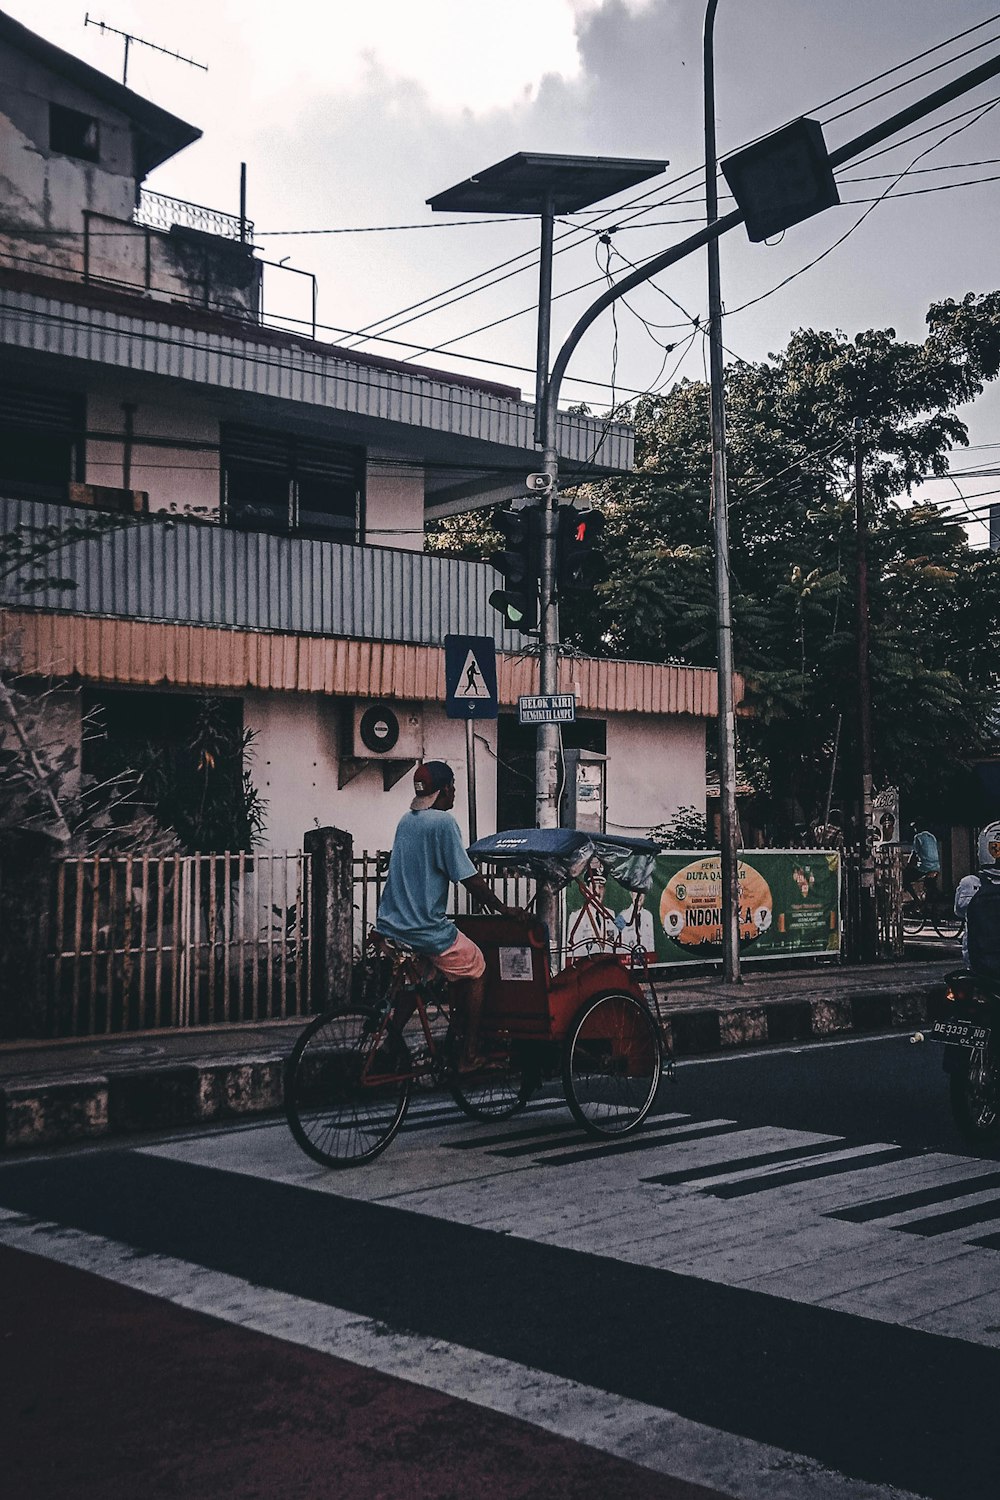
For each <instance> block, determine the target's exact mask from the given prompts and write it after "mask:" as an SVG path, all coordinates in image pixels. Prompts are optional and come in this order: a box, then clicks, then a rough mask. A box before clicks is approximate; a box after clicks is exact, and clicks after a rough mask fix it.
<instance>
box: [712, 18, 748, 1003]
mask: <svg viewBox="0 0 1000 1500" xmlns="http://www.w3.org/2000/svg"><path fill="white" fill-rule="evenodd" d="M718 3H719V0H708V9H707V10H706V12H705V54H704V56H705V216H706V218H707V220H708V223H709V224H712V223H714V222H715V219H716V218H717V217H718V212H719V195H718V190H717V185H716V169H717V163H716V147H715V49H714V37H713V33H714V27H715V12H716V8H717V6H718ZM708 357H709V383H710V388H711V400H712V527H713V533H714V538H715V633H716V642H717V652H718V683H719V797H720V802H721V807H722V827H721V830H720V840H719V842H720V856H721V859H720V863H721V866H722V901H721V908H722V910H721V916H722V977H723V979H725V980H727V981H728V982H729V983H731V984H738V983H739V980H740V919H739V850H738V842H739V841H738V838H737V814H736V693H735V689H734V687H733V613H732V600H731V595H730V578H729V491H728V488H727V485H726V408H725V388H724V385H723V378H724V377H723V363H722V293H721V290H720V283H719V241H718V239H711V240H709V242H708Z"/></svg>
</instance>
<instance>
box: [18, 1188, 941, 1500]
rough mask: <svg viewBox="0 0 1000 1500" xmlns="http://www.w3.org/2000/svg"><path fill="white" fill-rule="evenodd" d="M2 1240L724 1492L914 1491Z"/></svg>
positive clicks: (166, 1276)
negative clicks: (867, 1481)
mask: <svg viewBox="0 0 1000 1500" xmlns="http://www.w3.org/2000/svg"><path fill="white" fill-rule="evenodd" d="M0 1242H2V1243H4V1244H6V1245H10V1246H11V1247H12V1248H13V1249H17V1250H24V1251H27V1252H28V1253H29V1254H32V1255H41V1256H44V1257H46V1258H48V1259H49V1260H54V1261H58V1262H60V1263H61V1264H63V1265H68V1266H74V1267H76V1268H77V1269H79V1270H84V1271H90V1272H92V1273H93V1274H94V1275H97V1276H101V1277H103V1278H104V1279H105V1280H107V1281H114V1282H117V1283H119V1284H120V1285H123V1286H128V1287H131V1288H133V1289H134V1290H137V1291H140V1292H146V1293H148V1294H149V1295H151V1296H154V1297H160V1298H162V1299H164V1300H166V1301H169V1302H173V1303H175V1304H176V1305H177V1306H179V1307H186V1308H189V1309H191V1310H192V1311H195V1312H201V1313H205V1314H207V1315H208V1316H210V1317H214V1318H218V1319H220V1320H221V1321H224V1322H227V1323H233V1324H236V1325H238V1326H240V1327H244V1328H250V1329H253V1330H254V1331H255V1332H258V1333H263V1334H269V1335H271V1336H272V1337H274V1338H279V1339H284V1340H286V1341H288V1342H290V1343H295V1344H299V1345H302V1346H303V1347H305V1348H309V1349H315V1350H317V1351H319V1352H320V1353H325V1354H329V1355H331V1356H333V1357H334V1358H337V1359H343V1360H347V1361H349V1362H350V1363H352V1364H355V1365H360V1366H362V1367H363V1368H365V1369H372V1370H378V1371H379V1372H380V1373H382V1374H384V1375H389V1376H394V1377H396V1378H398V1379H401V1380H408V1381H411V1382H413V1383H414V1384H416V1385H420V1386H425V1387H427V1388H429V1389H431V1390H436V1391H441V1392H442V1393H443V1394H444V1395H448V1396H454V1397H457V1398H460V1399H463V1400H466V1401H469V1402H471V1403H472V1404H473V1405H476V1406H482V1407H485V1408H486V1409H487V1410H490V1411H495V1412H499V1413H501V1414H503V1415H506V1416H510V1417H515V1418H517V1419H519V1420H521V1421H525V1422H529V1423H531V1424H532V1425H533V1426H535V1427H540V1428H542V1429H543V1430H544V1431H547V1432H552V1433H555V1434H556V1435H558V1436H560V1437H564V1438H569V1439H571V1440H574V1441H576V1442H579V1443H582V1444H584V1445H585V1446H588V1447H591V1448H596V1449H598V1450H599V1451H601V1452H603V1453H608V1454H611V1455H612V1456H614V1457H617V1458H623V1459H627V1460H628V1461H629V1462H630V1463H634V1464H638V1465H640V1466H641V1467H643V1468H647V1469H651V1470H653V1471H654V1472H656V1473H660V1474H666V1475H670V1476H671V1477H674V1478H678V1479H685V1480H687V1481H688V1482H689V1483H694V1484H703V1485H709V1486H712V1487H714V1488H716V1489H719V1490H722V1491H723V1492H724V1493H725V1494H727V1495H731V1496H732V1497H733V1500H917V1497H915V1496H913V1495H911V1494H909V1493H908V1492H905V1491H903V1490H900V1489H897V1488H894V1487H886V1486H882V1485H873V1484H866V1483H862V1482H859V1481H858V1480H856V1479H851V1478H848V1477H846V1476H844V1475H841V1474H837V1473H835V1472H833V1471H832V1470H829V1469H826V1468H824V1467H823V1466H822V1465H821V1464H819V1463H817V1462H816V1460H814V1459H811V1458H808V1457H805V1456H803V1455H798V1454H792V1453H789V1452H786V1451H785V1450H783V1449H780V1448H774V1447H771V1446H769V1445H768V1444H765V1443H757V1442H754V1441H753V1440H752V1439H749V1438H742V1437H738V1436H735V1435H734V1434H732V1433H727V1432H723V1431H721V1430H719V1429H716V1428H713V1427H709V1426H707V1425H706V1424H704V1423H701V1422H693V1421H691V1420H689V1419H688V1418H686V1417H680V1416H678V1415H676V1414H675V1413H673V1412H669V1411H666V1410H664V1409H662V1408H660V1407H656V1406H651V1405H649V1404H648V1403H645V1402H641V1401H633V1400H629V1399H627V1398H624V1397H619V1396H614V1395H611V1394H609V1393H608V1392H606V1391H601V1390H599V1389H597V1388H596V1387H593V1386H586V1385H582V1384H580V1383H578V1382H576V1381H572V1380H567V1379H564V1378H562V1377H559V1376H555V1375H550V1374H547V1373H546V1372H544V1371H541V1370H535V1369H530V1368H528V1367H527V1366H525V1365H519V1364H517V1363H515V1362H514V1361H511V1360H504V1359H500V1358H497V1357H495V1356H491V1355H485V1354H481V1353H479V1352H477V1351H475V1350H470V1349H467V1348H464V1347H462V1346H461V1345H456V1344H451V1343H448V1342H447V1341H445V1340H440V1339H433V1338H426V1337H420V1336H416V1335H412V1334H405V1333H400V1332H397V1331H396V1330H394V1329H388V1328H386V1327H385V1326H384V1325H380V1324H377V1323H376V1322H374V1321H373V1320H372V1319H368V1318H363V1317H359V1316H358V1315H357V1314H356V1313H349V1312H345V1311H343V1310H341V1309H339V1308H334V1307H329V1306H327V1305H326V1304H323V1303H316V1302H310V1301H308V1300H306V1299H304V1298H299V1297H294V1296H290V1295H288V1294H287V1293H282V1292H276V1291H273V1290H262V1289H261V1288H260V1287H258V1286H254V1285H253V1284H251V1283H249V1282H246V1281H243V1280H241V1279H240V1278H238V1277H234V1276H228V1275H225V1274H223V1273H221V1272H217V1271H210V1270H207V1269H206V1268H205V1267H203V1266H198V1265H194V1264H192V1263H190V1262H187V1261H181V1260H176V1259H173V1258H172V1257H169V1256H153V1255H149V1254H147V1253H143V1252H137V1251H134V1250H132V1249H131V1248H130V1247H129V1246H127V1245H123V1244H120V1243H118V1242H116V1241H114V1240H108V1239H105V1238H103V1237H101V1236H99V1235H91V1234H85V1233H82V1232H81V1231H78V1230H69V1229H65V1228H63V1227H61V1226H59V1225H57V1224H51V1223H47V1222H44V1221H40V1220H34V1219H31V1218H30V1217H29V1216H27V1215H24V1214H19V1213H15V1212H11V1211H8V1210H3V1209H0Z"/></svg>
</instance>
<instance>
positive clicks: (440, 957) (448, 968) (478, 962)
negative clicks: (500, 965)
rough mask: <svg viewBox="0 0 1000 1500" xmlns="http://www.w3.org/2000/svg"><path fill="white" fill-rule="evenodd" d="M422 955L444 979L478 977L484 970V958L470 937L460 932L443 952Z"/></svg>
mask: <svg viewBox="0 0 1000 1500" xmlns="http://www.w3.org/2000/svg"><path fill="white" fill-rule="evenodd" d="M424 957H425V958H427V959H429V961H430V962H431V963H432V964H433V965H434V967H435V969H438V970H439V971H440V972H441V973H442V974H443V975H444V977H445V978H446V979H478V978H479V976H480V974H483V973H485V972H486V960H485V958H484V957H483V955H482V953H481V951H480V950H479V949H478V948H477V947H476V945H475V943H474V942H473V941H472V939H471V938H467V937H466V936H465V933H464V932H460V933H459V934H458V937H457V938H456V939H455V941H454V942H453V943H452V945H451V947H450V948H446V949H445V950H444V952H443V953H425V954H424Z"/></svg>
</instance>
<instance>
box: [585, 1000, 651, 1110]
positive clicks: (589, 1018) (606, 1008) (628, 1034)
mask: <svg viewBox="0 0 1000 1500" xmlns="http://www.w3.org/2000/svg"><path fill="white" fill-rule="evenodd" d="M660 1062H661V1057H660V1038H659V1032H658V1030H657V1026H656V1022H655V1020H654V1019H653V1017H652V1016H651V1015H650V1013H649V1011H648V1009H647V1008H646V1006H645V1005H643V1004H642V1003H641V1001H639V1000H637V999H636V998H635V997H634V995H629V994H626V993H625V992H624V991H611V992H609V993H607V994H604V995H595V996H594V997H593V998H592V999H590V1000H588V1001H587V1002H586V1003H585V1004H584V1005H583V1006H581V1008H580V1010H579V1011H578V1012H577V1014H576V1016H575V1018H574V1020H573V1024H572V1026H571V1028H570V1032H569V1036H568V1037H567V1039H566V1047H565V1051H564V1053H563V1087H564V1088H565V1090H566V1102H567V1103H568V1105H569V1107H570V1109H571V1110H572V1112H573V1115H574V1117H575V1119H576V1120H577V1121H579V1123H580V1124H581V1125H582V1126H583V1128H584V1130H586V1131H587V1132H588V1134H589V1135H594V1136H600V1137H604V1138H606V1137H615V1136H621V1135H627V1134H628V1132H629V1131H630V1130H635V1129H636V1127H637V1126H639V1125H641V1124H642V1122H643V1120H644V1119H645V1118H646V1116H647V1114H648V1113H649V1111H650V1109H651V1108H652V1105H653V1100H654V1099H655V1098H656V1091H657V1088H658V1087H659V1083H660Z"/></svg>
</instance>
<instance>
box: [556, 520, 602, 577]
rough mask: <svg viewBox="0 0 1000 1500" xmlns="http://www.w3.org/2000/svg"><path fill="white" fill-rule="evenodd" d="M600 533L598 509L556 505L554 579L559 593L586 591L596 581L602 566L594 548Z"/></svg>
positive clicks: (598, 554) (600, 525) (598, 540)
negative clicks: (556, 530) (556, 529)
mask: <svg viewBox="0 0 1000 1500" xmlns="http://www.w3.org/2000/svg"><path fill="white" fill-rule="evenodd" d="M603 532H604V514H603V512H602V511H599V510H577V508H576V506H575V505H561V506H560V507H559V537H558V544H557V557H556V580H557V586H558V590H559V593H560V594H574V593H575V594H583V593H587V592H588V590H589V589H591V588H592V587H593V585H594V584H595V583H596V582H597V579H598V578H599V577H600V574H601V572H602V571H603V565H604V559H603V557H602V556H601V554H600V553H599V552H598V551H597V550H596V549H597V547H598V544H599V542H600V539H601V536H602V534H603Z"/></svg>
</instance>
